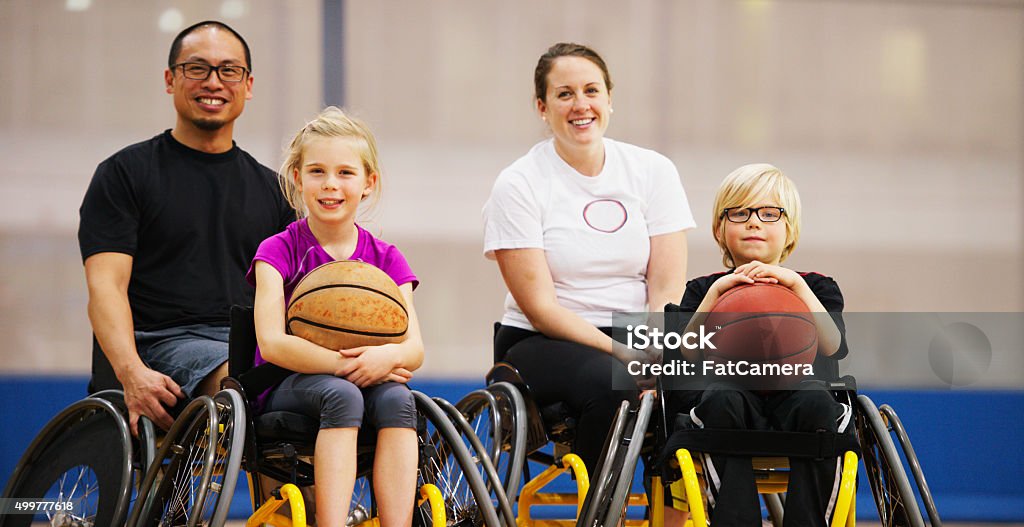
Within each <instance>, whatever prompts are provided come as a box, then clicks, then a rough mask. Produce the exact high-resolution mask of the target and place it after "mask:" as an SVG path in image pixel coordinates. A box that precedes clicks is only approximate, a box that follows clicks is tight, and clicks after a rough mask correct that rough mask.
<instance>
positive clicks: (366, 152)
mask: <svg viewBox="0 0 1024 527" xmlns="http://www.w3.org/2000/svg"><path fill="white" fill-rule="evenodd" d="M321 137H344V138H347V139H351V142H352V147H353V148H354V149H355V150H356V151H357V152H358V154H359V159H360V160H362V162H363V169H364V170H365V171H366V177H367V178H370V177H371V176H372V175H376V177H377V182H376V184H375V185H374V187H373V190H372V191H371V192H370V194H369V195H368V196H366V197H365V198H364V199H363V201H364V202H366V208H365V209H364V210H368V209H372V208H373V207H374V206H375V205H376V204H377V203H378V202H379V201H380V197H381V193H382V192H383V187H382V182H381V173H380V161H379V160H378V159H377V141H376V140H375V139H374V138H373V132H371V131H370V128H369V127H368V126H366V123H364V122H362V121H361V120H359V119H356V118H355V117H351V116H348V115H346V114H345V112H343V111H342V110H341V109H340V108H338V107H336V106H328V107H327V108H324V109H323V111H321V112H320V113H319V114H318V115H317V116H316V118H314V119H313V120H312V121H310V122H308V123H306V126H303V127H302V129H301V130H299V132H298V133H297V134H295V137H294V138H293V139H292V141H291V143H290V144H289V145H288V147H287V148H286V149H285V151H284V163H282V164H281V170H280V171H279V172H278V183H279V184H280V186H281V192H283V193H284V196H285V199H287V200H288V203H289V204H290V205H291V206H292V208H293V209H295V215H296V216H297V217H299V218H302V217H304V216H305V215H306V214H307V213H308V211H307V210H306V206H305V204H304V203H303V202H302V193H301V192H300V191H299V188H298V186H296V184H295V172H296V171H297V170H300V169H301V167H302V155H303V152H304V151H305V148H306V145H307V144H309V141H310V140H312V139H317V138H321Z"/></svg>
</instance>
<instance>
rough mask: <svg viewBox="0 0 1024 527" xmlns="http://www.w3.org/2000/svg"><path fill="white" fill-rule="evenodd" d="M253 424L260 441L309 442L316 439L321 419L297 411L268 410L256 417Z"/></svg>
mask: <svg viewBox="0 0 1024 527" xmlns="http://www.w3.org/2000/svg"><path fill="white" fill-rule="evenodd" d="M253 425H254V426H255V428H256V436H257V437H258V438H259V439H260V442H263V443H270V442H278V441H286V442H295V443H303V444H305V443H308V444H312V443H314V442H315V441H316V434H317V432H318V431H319V430H320V420H318V419H315V418H312V417H309V416H308V415H304V414H300V413H295V412H266V413H264V414H261V415H259V416H257V417H256V419H255V422H254V423H253Z"/></svg>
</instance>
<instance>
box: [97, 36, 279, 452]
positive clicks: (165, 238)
mask: <svg viewBox="0 0 1024 527" xmlns="http://www.w3.org/2000/svg"><path fill="white" fill-rule="evenodd" d="M251 71H252V58H251V56H250V53H249V46H248V44H246V42H245V40H244V39H243V38H242V37H241V35H239V34H238V33H237V32H235V30H233V29H231V28H230V27H228V26H227V25H225V24H223V23H221V22H216V21H205V22H200V23H198V24H194V25H192V26H190V27H188V28H186V29H184V30H183V31H182V32H181V33H179V34H178V36H177V37H175V39H174V41H173V43H172V44H171V50H170V55H169V57H168V62H167V69H166V70H165V71H164V82H165V87H166V91H167V93H168V94H171V95H172V96H173V101H174V108H175V110H176V112H177V119H176V122H175V124H174V127H173V128H172V129H170V130H167V131H165V132H164V133H162V134H160V135H157V136H156V137H154V138H152V139H150V140H148V141H144V142H141V143H137V144H134V145H131V146H128V147H126V148H124V149H123V150H121V151H119V152H117V153H116V154H114V155H113V156H111V157H110V158H108V159H107V160H105V161H103V162H102V163H100V165H99V166H98V167H97V169H96V173H95V175H94V176H93V179H92V182H91V183H90V185H89V189H88V190H87V191H86V194H85V198H84V199H83V201H82V207H81V209H80V223H79V230H78V240H79V247H80V249H81V253H82V259H83V260H84V262H85V275H86V282H87V283H88V286H89V319H90V321H91V323H92V328H93V333H94V335H95V339H94V341H93V376H92V379H91V381H90V384H89V390H90V392H94V391H98V390H102V389H108V388H117V387H121V386H123V388H124V392H125V401H126V403H127V405H128V410H129V414H130V423H131V427H132V432H133V433H137V421H138V417H139V415H145V416H147V417H149V418H150V419H152V420H153V421H154V422H155V423H156V424H157V425H159V426H161V427H163V428H168V427H169V426H170V424H171V421H172V420H171V416H170V414H169V413H168V411H167V409H168V408H172V407H174V406H175V405H177V404H179V403H180V402H183V401H184V400H185V399H187V398H188V397H193V396H197V395H200V394H203V393H212V392H214V391H216V389H217V387H218V384H219V381H220V379H221V378H222V377H224V376H225V375H226V373H227V341H228V326H229V324H230V321H229V319H228V311H229V308H230V306H231V305H232V304H245V305H252V301H253V291H252V288H251V287H249V285H248V284H247V283H246V282H245V271H246V270H247V269H248V266H249V262H251V261H252V257H253V255H254V254H255V252H256V248H257V247H258V246H259V244H260V242H261V241H263V240H264V239H265V238H267V237H269V236H272V235H274V234H276V233H278V232H280V231H281V230H283V229H284V227H285V226H287V225H288V224H289V223H290V222H291V221H292V220H293V219H294V213H293V212H292V210H291V208H290V207H289V206H288V204H287V202H285V201H284V199H283V197H282V196H281V193H280V191H279V190H278V188H277V179H276V176H275V173H274V171H272V170H270V169H269V168H267V167H265V166H263V165H261V164H260V163H259V162H257V161H256V160H255V159H254V158H253V157H252V156H250V155H249V154H248V153H246V152H245V151H243V150H242V149H240V148H238V147H237V146H236V145H235V144H234V141H233V137H234V122H235V120H236V119H237V118H238V117H239V115H241V113H242V111H243V109H244V108H245V102H246V101H247V100H249V99H250V98H251V97H252V85H253V77H252V75H251V73H250V72H251Z"/></svg>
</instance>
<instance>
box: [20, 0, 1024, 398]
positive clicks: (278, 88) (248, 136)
mask: <svg viewBox="0 0 1024 527" xmlns="http://www.w3.org/2000/svg"><path fill="white" fill-rule="evenodd" d="M320 8H321V2H319V1H312V0H310V1H299V0H291V1H270V0H263V1H256V0H248V1H247V0H225V1H190V2H174V1H169V0H168V1H161V2H135V1H130V0H106V1H99V0H97V1H89V0H61V1H58V0H39V1H33V0H2V1H0V72H2V73H0V159H2V160H3V166H4V171H3V172H2V174H0V189H2V194H0V257H2V258H3V261H4V262H5V264H6V270H5V273H4V278H3V284H2V286H0V332H2V334H3V335H4V336H5V339H4V344H3V345H2V346H0V364H3V366H2V370H0V371H2V372H4V373H11V372H14V373H54V374H57V373H61V374H63V373H72V374H80V373H84V372H87V371H88V364H89V358H88V357H89V326H88V320H87V318H86V313H85V303H86V292H85V286H84V278H83V274H82V268H81V262H80V260H79V257H78V251H77V244H76V240H75V230H76V228H77V209H78V205H79V203H80V201H81V196H82V194H83V192H84V190H85V187H86V185H87V184H88V181H89V178H90V177H91V175H92V171H93V169H94V168H95V166H96V164H97V163H98V162H99V161H101V160H102V159H104V158H105V157H107V156H108V155H110V154H111V153H113V152H114V151H116V150H117V149H119V148H120V147H122V146H124V145H127V144H129V143H132V142H136V141H139V140H142V139H145V138H148V137H150V136H152V135H154V134H156V133H158V132H159V131H161V130H163V129H165V128H168V127H170V126H171V124H172V123H173V118H174V114H173V110H172V107H171V101H170V98H169V96H168V95H166V94H165V93H164V92H163V86H162V70H163V64H165V61H166V54H167V48H168V46H169V44H170V40H171V38H172V37H173V35H174V33H176V31H177V30H178V29H180V28H181V27H184V26H185V25H187V24H189V23H191V22H194V21H197V20H200V19H205V18H220V19H224V20H225V21H227V22H228V23H230V24H232V25H233V26H234V27H236V28H237V29H238V30H239V31H241V32H242V33H243V34H244V35H245V36H246V37H247V39H248V40H249V43H250V45H251V47H252V48H253V54H254V58H253V60H254V66H255V68H254V76H255V79H256V80H255V87H254V94H255V96H254V99H253V100H252V101H251V102H250V104H249V105H248V106H247V109H246V112H245V114H244V116H243V117H242V119H241V120H240V121H239V124H238V126H237V127H236V128H237V130H238V133H237V139H238V142H239V144H240V145H242V146H243V147H244V148H246V149H248V150H249V151H250V152H252V153H253V154H254V155H255V156H256V157H257V158H259V159H261V160H262V161H263V162H265V163H266V164H268V165H270V166H276V164H277V163H278V161H279V159H280V148H281V146H282V143H283V142H284V141H285V136H286V135H287V134H290V133H292V132H293V131H294V130H295V129H297V127H298V126H300V125H301V124H302V123H303V122H304V121H305V120H307V119H308V118H310V117H311V116H312V115H313V114H314V113H315V112H316V111H317V109H318V108H319V107H320V105H321V99H322V97H321V84H322V73H323V72H322V66H321V64H322V62H321V59H322V50H321V42H322V27H321V19H320V12H321V11H320ZM175 13H177V16H176V15H175ZM344 20H345V26H344V27H343V28H337V30H338V31H343V33H344V43H345V47H344V50H332V51H330V52H329V53H330V58H331V60H330V61H329V62H330V63H331V64H333V67H338V68H343V70H344V76H345V78H346V84H345V86H344V88H345V92H346V98H347V100H346V106H347V107H348V108H349V109H350V110H351V111H353V112H354V113H356V114H357V115H359V116H361V117H363V118H364V119H366V120H367V121H368V122H369V123H370V124H371V126H372V127H373V128H374V129H375V130H376V132H377V133H378V140H379V142H380V149H381V155H382V160H383V163H384V182H385V197H384V202H383V204H382V207H381V208H380V209H379V211H378V213H377V214H376V216H375V217H374V219H373V221H372V222H370V223H369V225H370V226H371V228H372V229H375V230H376V231H377V232H379V233H380V234H381V235H382V236H383V237H384V238H385V239H387V240H389V241H392V242H393V243H395V244H397V245H398V246H399V247H401V248H402V249H403V251H404V252H405V253H406V254H407V256H408V257H409V259H410V260H411V262H412V264H413V266H414V268H415V269H416V271H417V272H418V274H419V275H420V277H421V279H422V285H421V287H420V289H419V290H418V291H417V308H418V311H419V312H420V316H421V319H422V321H423V324H424V333H425V338H426V340H427V343H428V347H429V350H428V361H427V365H426V366H425V367H424V369H423V370H422V372H423V375H424V376H435V377H437V376H462V377H479V376H480V375H482V373H483V372H484V371H485V370H486V368H487V367H488V365H489V364H490V344H489V339H490V333H491V327H490V325H491V322H493V321H494V320H496V319H497V318H498V317H500V314H501V303H502V300H503V295H504V288H503V286H502V284H501V282H500V277H499V275H498V273H497V270H496V266H495V265H494V264H493V263H491V262H488V261H486V260H484V259H483V257H482V256H481V253H480V246H481V241H480V237H481V221H480V208H481V206H482V204H483V202H484V201H485V200H486V198H487V195H488V192H489V190H490V186H491V184H492V182H493V180H494V177H495V176H496V175H497V173H498V171H499V170H501V168H502V167H504V166H505V165H507V164H508V163H510V162H511V161H513V160H514V159H515V158H516V157H518V156H520V155H522V154H523V153H524V152H525V151H526V150H527V149H528V148H529V147H530V146H531V145H532V144H533V143H535V142H536V141H538V140H541V139H542V138H544V137H545V136H546V135H545V132H544V129H543V127H542V126H541V122H540V120H539V119H538V118H537V117H536V115H535V113H534V111H533V102H532V98H531V93H532V71H533V65H534V63H535V61H536V58H537V57H538V56H539V55H540V54H541V53H542V52H543V51H544V50H545V49H546V47H547V46H548V45H550V44H551V43H553V42H556V41H560V40H575V41H579V42H583V43H587V44H590V45H592V46H594V47H595V48H596V49H597V50H598V51H599V52H601V53H602V54H603V55H604V56H605V58H606V60H607V62H608V64H609V66H610V68H611V73H612V78H613V80H614V82H615V83H616V88H615V90H614V91H613V99H614V104H615V109H616V113H615V116H614V119H613V122H612V125H611V127H610V128H609V131H608V135H609V136H610V137H613V138H616V139H620V140H624V141H627V142H631V143H635V144H639V145H642V146H647V147H650V148H654V149H656V150H658V151H660V152H662V153H665V154H666V155H668V156H669V157H671V158H672V159H673V160H674V161H675V163H676V165H677V166H678V167H679V171H680V173H681V175H682V178H683V183H684V186H685V188H686V190H687V192H688V194H689V198H690V204H691V207H692V208H693V210H694V212H695V214H696V216H697V221H698V224H699V226H698V229H697V230H696V231H693V232H691V235H690V266H689V273H688V274H689V275H691V276H695V275H698V274H704V273H708V272H711V271H714V270H717V269H718V268H719V266H720V263H719V258H718V253H717V247H716V246H715V245H714V243H713V241H712V239H711V236H710V234H709V233H708V230H707V229H708V224H709V218H710V214H711V212H710V207H711V200H712V197H713V193H714V191H715V188H716V186H717V185H718V183H719V181H720V180H721V179H722V177H724V176H725V175H726V174H727V173H728V172H729V171H731V170H732V169H733V168H735V167H737V166H739V165H741V164H744V163H748V162H754V161H768V162H772V163H774V164H776V165H778V166H779V167H781V168H782V169H783V170H784V171H785V172H786V173H787V174H788V175H790V176H791V177H792V178H793V179H794V180H795V181H796V182H797V184H798V185H799V187H800V190H801V194H802V196H803V199H804V203H805V215H804V218H805V224H804V235H803V239H802V242H801V246H800V247H799V248H798V250H797V252H796V254H795V256H794V257H793V258H792V260H791V261H790V263H791V265H792V266H793V267H795V268H798V269H804V270H819V271H822V272H826V273H828V274H831V275H833V276H835V277H836V278H837V280H838V281H839V283H840V284H841V285H842V287H843V290H844V292H845V294H846V299H847V310H848V311H868V312H874V311H1015V312H1020V311H1022V310H1024V309H1022V308H1024V281H1022V280H1024V279H1022V273H1021V272H1020V269H1021V268H1022V267H1024V247H1022V244H1024V236H1022V228H1024V221H1022V212H1021V211H1022V206H1021V205H1022V201H1024V185H1022V178H1021V176H1022V175H1024V159H1022V152H1024V148H1022V147H1024V1H1018V0H1005V1H999V0H978V1H969V0H964V1H952V0H949V1H944V0H920V1H889V2H862V1H838V0H836V1H824V0H822V1H812V0H806V1H801V0H788V1H774V2H772V1H748V2H740V1H725V0H686V1H683V0H680V1H668V0H666V1H654V0H647V1H633V2H628V3H626V2H619V1H614V0H587V1H583V0H573V1H538V0H531V1H521V2H499V1H490V0H488V1H474V0H462V1H437V2H412V1H408V2H406V1H402V2H400V1H391V2H363V1H356V0H350V1H348V2H345V3H344ZM175 22H176V24H175ZM162 25H163V26H162ZM161 27H163V28H164V29H163V30H162V29H161ZM879 360H882V359H879ZM1015 367H1017V368H1021V366H1020V365H1019V364H1017V365H1016V366H1015ZM1016 371H1024V370H1022V369H1018V370H1016ZM1007 383H1009V384H1013V382H1012V381H1003V382H1002V383H1001V384H1007Z"/></svg>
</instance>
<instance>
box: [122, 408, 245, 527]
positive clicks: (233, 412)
mask: <svg viewBox="0 0 1024 527" xmlns="http://www.w3.org/2000/svg"><path fill="white" fill-rule="evenodd" d="M244 422H245V410H244V403H243V402H242V399H241V396H240V395H238V392H236V391H234V390H224V391H222V392H219V393H218V394H217V395H215V396H214V397H213V398H211V397H207V396H203V397H199V398H197V399H196V400H194V401H192V402H191V403H189V405H188V406H187V407H186V408H185V410H184V411H183V412H182V413H181V415H180V416H178V419H176V420H175V422H174V425H172V426H171V430H170V431H169V432H168V433H167V436H166V437H165V438H164V441H163V444H162V445H161V446H160V449H159V450H158V452H157V455H156V459H155V461H154V463H153V465H152V466H150V468H149V470H148V471H147V473H146V478H145V480H144V481H143V483H142V486H141V487H140V491H139V495H140V496H141V497H140V498H139V499H138V500H137V502H136V507H135V509H134V510H133V511H132V515H131V518H130V520H129V523H128V525H131V526H134V527H154V526H165V525H175V526H177V525H186V526H187V527H197V526H200V525H201V526H211V527H220V526H222V525H223V524H224V521H225V519H226V517H227V511H228V507H229V506H230V504H231V497H232V495H233V494H234V490H235V485H236V483H237V478H238V472H239V469H240V465H241V458H242V448H241V445H242V444H243V443H244V437H245V427H244V425H243V423H244Z"/></svg>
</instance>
